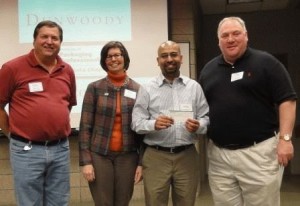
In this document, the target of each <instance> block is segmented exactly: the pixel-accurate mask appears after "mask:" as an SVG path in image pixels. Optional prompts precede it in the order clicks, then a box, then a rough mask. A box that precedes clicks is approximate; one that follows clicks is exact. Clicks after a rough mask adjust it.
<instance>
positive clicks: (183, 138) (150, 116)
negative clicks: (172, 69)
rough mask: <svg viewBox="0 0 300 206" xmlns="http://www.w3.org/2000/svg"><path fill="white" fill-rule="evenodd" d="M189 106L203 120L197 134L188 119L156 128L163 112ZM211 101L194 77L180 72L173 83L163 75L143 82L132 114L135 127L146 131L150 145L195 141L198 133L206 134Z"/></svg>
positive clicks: (171, 145)
mask: <svg viewBox="0 0 300 206" xmlns="http://www.w3.org/2000/svg"><path fill="white" fill-rule="evenodd" d="M183 105H189V106H188V107H190V108H191V110H192V112H193V116H194V117H193V118H194V119H196V120H198V121H199V123H200V127H199V129H198V130H197V131H196V132H195V133H190V132H188V131H187V129H186V128H185V123H184V122H178V123H176V122H175V123H174V125H172V126H171V127H169V128H167V129H163V130H155V121H156V118H157V117H158V116H159V115H162V114H165V115H168V113H169V112H170V111H171V110H178V111H180V110H182V107H183ZM208 111H209V108H208V104H207V102H206V98H205V96H204V93H203V91H202V88H201V86H200V85H199V84H198V83H197V82H196V81H194V80H192V79H190V78H188V77H185V76H182V75H180V76H179V77H178V78H176V79H175V80H174V81H173V83H172V84H170V83H168V81H167V80H166V79H165V78H164V76H163V75H162V74H160V75H159V76H157V77H155V78H153V79H152V80H150V81H149V82H148V83H147V84H145V85H142V86H141V87H140V90H139V92H138V96H137V100H136V103H135V106H134V109H133V113H132V124H131V127H132V129H133V130H135V131H136V132H137V133H139V134H146V135H145V138H144V142H145V143H146V144H148V145H159V146H163V147H174V146H181V145H187V144H191V143H194V142H195V140H196V137H197V135H196V134H204V133H206V131H207V126H208V124H209V118H208V116H207V115H208Z"/></svg>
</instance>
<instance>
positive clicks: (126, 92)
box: [124, 89, 136, 99]
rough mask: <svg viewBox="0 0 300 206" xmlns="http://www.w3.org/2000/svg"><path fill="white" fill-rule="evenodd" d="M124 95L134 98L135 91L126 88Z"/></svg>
mask: <svg viewBox="0 0 300 206" xmlns="http://www.w3.org/2000/svg"><path fill="white" fill-rule="evenodd" d="M124 96H125V97H129V98H131V99H135V98H136V92H135V91H131V90H128V89H125V92H124Z"/></svg>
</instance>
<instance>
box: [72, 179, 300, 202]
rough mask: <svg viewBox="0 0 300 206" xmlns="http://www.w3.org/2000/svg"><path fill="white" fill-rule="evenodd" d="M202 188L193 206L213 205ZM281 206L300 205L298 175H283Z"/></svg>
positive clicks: (208, 191)
mask: <svg viewBox="0 0 300 206" xmlns="http://www.w3.org/2000/svg"><path fill="white" fill-rule="evenodd" d="M202 188H203V190H202V191H201V193H200V194H199V197H197V201H196V204H195V206H200V205H201V206H213V201H212V197H211V193H210V190H209V186H208V184H207V183H206V184H204V185H203V187H202ZM92 205H93V204H92V203H82V204H79V205H72V206H92ZM144 205H145V204H144V200H134V201H132V202H131V203H130V206H144ZM169 205H171V204H169ZM281 206H300V175H293V176H285V177H284V179H283V182H282V187H281Z"/></svg>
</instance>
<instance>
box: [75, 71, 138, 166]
mask: <svg viewBox="0 0 300 206" xmlns="http://www.w3.org/2000/svg"><path fill="white" fill-rule="evenodd" d="M127 78H128V77H127ZM138 89H139V84H138V83H136V82H135V81H134V80H132V79H130V78H128V79H127V83H126V84H125V85H123V86H122V87H120V88H115V87H114V86H113V85H112V84H111V83H109V81H108V80H107V79H106V78H103V79H100V80H98V81H95V82H92V83H90V84H89V85H88V87H87V90H86V93H85V96H84V99H83V105H82V111H81V120H80V128H79V165H80V166H83V165H87V164H91V163H92V158H91V152H95V153H98V154H100V155H107V154H108V152H109V144H110V137H111V133H112V128H113V124H114V118H115V113H116V98H117V92H118V90H119V91H120V94H121V113H122V135H123V152H129V151H137V152H139V150H140V148H141V142H142V137H141V136H140V135H138V134H136V133H135V132H134V131H132V130H131V128H130V124H131V113H132V109H133V106H134V103H135V98H130V97H128V95H127V96H126V95H124V93H125V91H126V90H130V91H134V92H136V93H137V91H138Z"/></svg>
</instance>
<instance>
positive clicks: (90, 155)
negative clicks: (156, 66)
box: [79, 41, 142, 206]
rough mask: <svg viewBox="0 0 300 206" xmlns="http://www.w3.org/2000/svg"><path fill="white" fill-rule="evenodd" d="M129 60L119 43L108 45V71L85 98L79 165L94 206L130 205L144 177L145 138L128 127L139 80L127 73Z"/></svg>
mask: <svg viewBox="0 0 300 206" xmlns="http://www.w3.org/2000/svg"><path fill="white" fill-rule="evenodd" d="M129 63H130V58H129V55H128V52H127V50H126V48H125V47H124V45H123V44H122V43H121V42H118V41H111V42H108V43H107V44H106V45H104V47H103V48H102V50H101V59H100V64H101V67H102V68H103V69H104V70H105V71H106V72H107V76H106V77H104V78H103V79H99V80H97V81H95V82H92V83H90V84H89V85H88V87H87V90H86V92H85V96H84V100H83V106H82V113H81V121H80V130H79V155H80V160H79V164H80V166H82V174H83V176H84V178H85V179H86V180H87V181H88V184H89V188H90V191H91V194H92V197H93V200H94V202H95V206H100V205H101V206H128V205H129V201H130V199H131V197H132V194H133V188H134V184H135V183H138V182H139V181H141V179H142V167H141V166H140V165H141V164H140V163H141V162H140V160H141V155H142V152H141V149H142V146H141V142H142V137H141V136H138V135H137V134H136V133H135V132H134V131H132V130H131V128H130V124H131V113H132V109H133V106H134V103H135V99H136V94H137V91H138V89H139V84H138V83H137V82H135V81H134V80H132V79H131V78H130V77H128V76H127V73H126V71H127V69H128V67H129Z"/></svg>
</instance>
